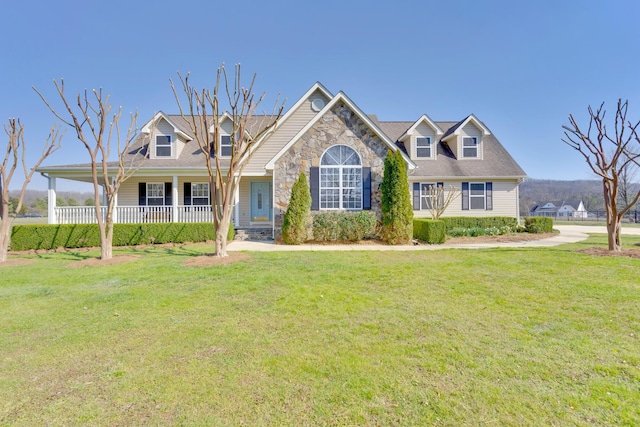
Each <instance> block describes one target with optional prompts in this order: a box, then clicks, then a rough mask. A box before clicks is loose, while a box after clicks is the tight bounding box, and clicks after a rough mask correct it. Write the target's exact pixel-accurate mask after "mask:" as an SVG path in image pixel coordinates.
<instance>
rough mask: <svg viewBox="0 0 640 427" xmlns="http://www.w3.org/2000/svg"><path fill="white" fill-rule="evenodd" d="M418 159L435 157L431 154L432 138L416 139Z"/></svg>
mask: <svg viewBox="0 0 640 427" xmlns="http://www.w3.org/2000/svg"><path fill="white" fill-rule="evenodd" d="M416 157H421V158H423V157H427V158H429V157H433V156H432V153H431V138H428V137H418V138H416Z"/></svg>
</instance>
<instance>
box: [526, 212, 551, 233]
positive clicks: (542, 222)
mask: <svg viewBox="0 0 640 427" xmlns="http://www.w3.org/2000/svg"><path fill="white" fill-rule="evenodd" d="M524 227H525V229H526V230H527V232H529V233H551V232H552V231H553V218H548V217H545V216H527V217H525V218H524Z"/></svg>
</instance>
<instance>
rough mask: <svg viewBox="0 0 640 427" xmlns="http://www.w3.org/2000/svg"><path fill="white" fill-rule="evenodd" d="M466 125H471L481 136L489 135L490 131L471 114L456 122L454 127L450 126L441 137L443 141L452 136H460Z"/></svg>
mask: <svg viewBox="0 0 640 427" xmlns="http://www.w3.org/2000/svg"><path fill="white" fill-rule="evenodd" d="M468 123H473V124H474V125H475V126H476V127H477V128H478V129H480V130H481V131H482V135H484V136H488V135H491V131H489V129H488V128H487V127H486V126H485V125H484V124H483V123H482V122H481V121H480V120H478V119H477V118H476V116H474V115H473V114H469V115H468V116H467V117H466V118H465V119H464V120H462V121H460V122H458V123H457V124H456V125H455V126H452V127H451V128H450V129H449V130H448V131H447V132H446V133H445V134H444V135H443V137H442V140H443V141H446V140H448V139H451V138H453V137H454V136H458V135H460V132H461V131H462V128H464V127H465V126H466V125H467V124H468Z"/></svg>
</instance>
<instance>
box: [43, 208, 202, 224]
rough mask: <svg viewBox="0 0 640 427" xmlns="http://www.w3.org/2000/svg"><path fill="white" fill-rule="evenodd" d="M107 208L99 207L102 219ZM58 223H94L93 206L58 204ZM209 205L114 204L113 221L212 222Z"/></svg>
mask: <svg viewBox="0 0 640 427" xmlns="http://www.w3.org/2000/svg"><path fill="white" fill-rule="evenodd" d="M106 213H107V208H106V207H104V206H103V207H101V215H102V219H103V220H104V219H105V218H106ZM55 214H56V222H57V223H58V224H95V223H97V222H98V221H97V220H96V214H95V208H94V207H93V206H59V207H56V208H55ZM212 221H213V216H212V214H211V206H176V208H175V215H174V210H173V206H116V208H115V209H114V222H115V223H117V224H136V223H149V222H152V223H157V222H160V223H162V222H212Z"/></svg>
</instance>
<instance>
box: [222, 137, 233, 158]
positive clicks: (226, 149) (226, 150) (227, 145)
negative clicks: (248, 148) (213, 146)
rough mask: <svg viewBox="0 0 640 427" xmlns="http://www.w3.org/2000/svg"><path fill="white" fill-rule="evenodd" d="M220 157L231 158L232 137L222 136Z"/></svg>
mask: <svg viewBox="0 0 640 427" xmlns="http://www.w3.org/2000/svg"><path fill="white" fill-rule="evenodd" d="M220 157H231V135H222V136H220Z"/></svg>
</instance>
